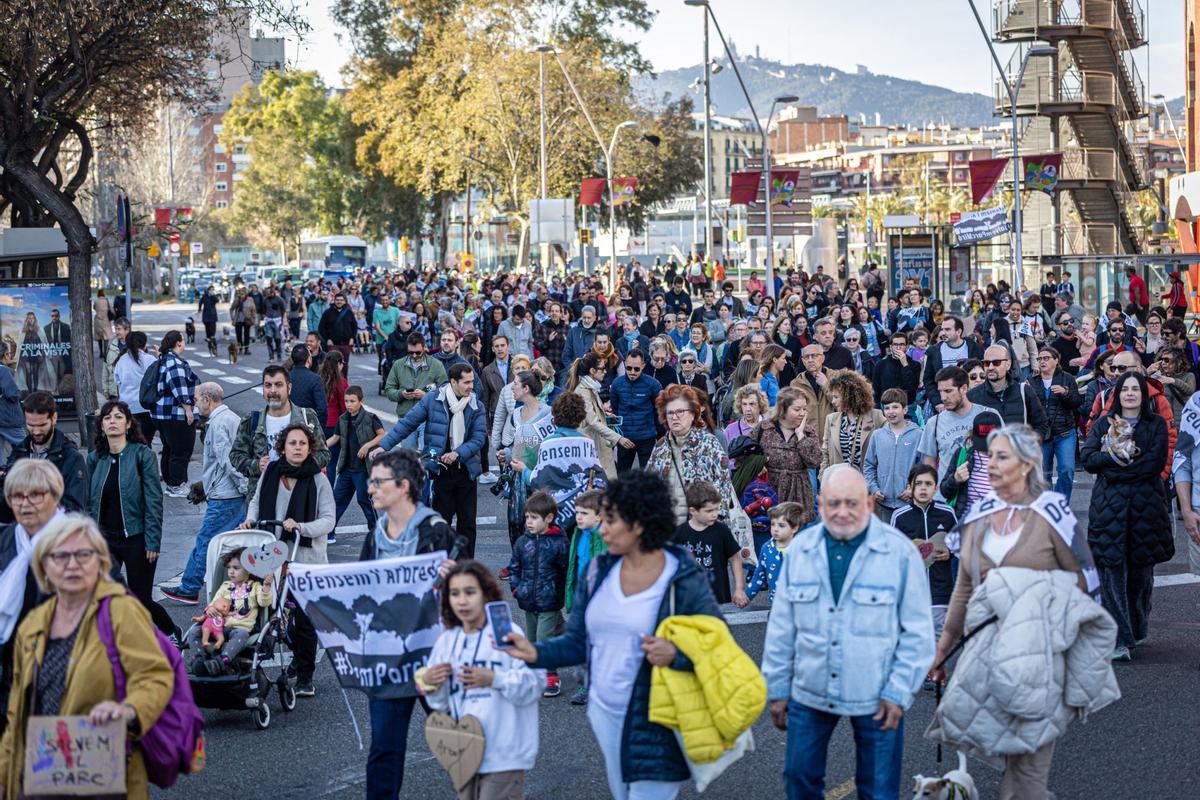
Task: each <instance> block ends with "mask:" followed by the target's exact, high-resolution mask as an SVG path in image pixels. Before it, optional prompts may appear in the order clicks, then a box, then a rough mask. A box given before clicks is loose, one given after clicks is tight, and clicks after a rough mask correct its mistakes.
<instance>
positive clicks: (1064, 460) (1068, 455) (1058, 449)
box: [1042, 429, 1079, 500]
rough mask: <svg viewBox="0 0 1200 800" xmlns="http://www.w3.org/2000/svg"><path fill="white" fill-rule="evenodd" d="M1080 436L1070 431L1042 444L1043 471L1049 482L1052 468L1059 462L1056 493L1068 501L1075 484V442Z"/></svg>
mask: <svg viewBox="0 0 1200 800" xmlns="http://www.w3.org/2000/svg"><path fill="white" fill-rule="evenodd" d="M1078 436H1079V434H1078V433H1077V432H1076V431H1075V430H1073V429H1072V430H1069V431H1066V432H1064V433H1061V434H1058V435H1056V436H1051V437H1050V441H1048V442H1044V443H1043V444H1042V471H1043V473H1044V474H1045V476H1046V480H1047V481H1049V480H1050V477H1051V475H1053V474H1054V473H1053V472H1052V471H1051V467H1053V466H1054V463H1055V462H1056V461H1057V462H1058V478H1057V480H1055V482H1054V491H1056V492H1058V493H1059V494H1061V495H1062V496H1063V497H1065V498H1067V499H1068V500H1070V499H1071V485H1072V484H1073V483H1074V482H1075V442H1076V439H1077V437H1078Z"/></svg>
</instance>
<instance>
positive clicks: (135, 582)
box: [87, 400, 178, 637]
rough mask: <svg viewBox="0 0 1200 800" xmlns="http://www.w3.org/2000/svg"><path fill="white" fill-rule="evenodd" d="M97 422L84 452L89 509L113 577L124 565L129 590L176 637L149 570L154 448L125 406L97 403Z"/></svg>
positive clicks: (159, 494)
mask: <svg viewBox="0 0 1200 800" xmlns="http://www.w3.org/2000/svg"><path fill="white" fill-rule="evenodd" d="M97 419H98V421H99V427H98V429H97V431H96V439H95V442H94V444H93V449H92V451H91V452H90V453H88V456H87V469H88V476H89V478H90V485H89V487H88V514H89V515H91V517H92V519H94V520H96V521H97V522H98V523H99V524H100V532H101V533H102V534H103V535H104V539H105V541H106V542H107V543H108V551H109V554H110V555H111V557H112V568H113V579H114V580H117V579H119V578H120V576H121V568H122V567H124V568H125V582H126V583H127V584H128V585H129V591H131V592H133V595H134V597H136V598H137V599H138V600H140V601H141V602H142V605H144V606H145V607H146V608H147V609H149V611H150V616H151V618H152V619H153V620H154V624H155V625H156V626H157V627H158V629H159V630H160V631H162V632H163V634H164V635H165V636H168V637H171V636H174V637H177V636H178V628H176V627H175V623H174V622H173V621H172V620H171V616H170V615H169V614H168V613H167V612H166V609H164V608H163V607H162V606H161V605H159V604H158V603H156V602H155V601H154V594H153V593H154V572H155V569H156V567H157V566H158V553H159V550H160V549H161V547H160V545H161V542H162V513H163V507H162V501H163V491H162V485H161V484H160V483H159V481H158V464H157V463H156V462H155V459H154V451H153V450H151V449H150V447H149V446H148V445H147V444H146V440H145V438H144V437H143V436H142V432H141V429H140V428H139V427H138V424H137V420H135V419H134V418H133V413H132V412H131V411H130V410H129V406H127V405H125V404H124V403H122V402H121V401H120V400H110V401H108V402H107V403H105V404H104V405H103V406H101V407H100V413H99V414H98V415H97Z"/></svg>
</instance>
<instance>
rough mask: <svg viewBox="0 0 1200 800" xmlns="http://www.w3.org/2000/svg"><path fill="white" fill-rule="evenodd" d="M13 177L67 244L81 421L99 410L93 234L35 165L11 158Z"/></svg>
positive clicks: (73, 356)
mask: <svg viewBox="0 0 1200 800" xmlns="http://www.w3.org/2000/svg"><path fill="white" fill-rule="evenodd" d="M5 166H6V169H7V172H8V174H9V175H11V176H12V177H13V178H14V179H15V180H16V181H17V182H18V183H19V184H20V185H21V186H22V187H23V188H24V189H25V190H26V191H28V192H29V194H30V195H31V196H33V197H34V199H36V200H37V202H38V203H39V204H41V206H42V207H43V208H45V209H46V210H47V211H48V212H49V214H50V216H51V217H52V218H53V219H54V221H55V222H57V223H58V226H59V228H61V229H62V232H63V236H64V237H65V238H66V240H67V276H68V277H67V281H68V282H67V301H68V302H69V303H70V305H71V364H72V367H73V371H74V373H75V409H76V412H77V413H78V415H79V417H80V418H81V419H82V418H83V416H84V415H85V414H89V413H91V412H93V411H95V410H96V369H95V363H94V362H93V352H94V350H93V348H92V288H91V272H92V270H91V254H92V249H93V248H94V247H95V244H96V243H95V240H94V239H92V232H91V231H90V230H89V229H88V226H87V223H86V222H84V219H83V214H81V213H80V212H79V209H78V208H76V207H75V205H74V203H72V202H71V201H70V200H69V199H68V198H67V197H66V195H65V194H63V192H61V191H60V190H59V189H58V188H57V187H56V186H55V185H54V184H53V183H52V182H51V181H50V180H49V179H48V178H47V177H46V176H45V175H43V174H41V173H40V172H38V170H37V168H36V167H35V166H34V164H33V162H32V161H28V160H25V159H13V158H10V159H9V161H8V163H7V164H6V165H5Z"/></svg>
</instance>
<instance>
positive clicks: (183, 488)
mask: <svg viewBox="0 0 1200 800" xmlns="http://www.w3.org/2000/svg"><path fill="white" fill-rule="evenodd" d="M163 494H165V495H166V496H167V497H187V496H188V487H187V484H180V485H179V486H167V487H166V488H164V489H163Z"/></svg>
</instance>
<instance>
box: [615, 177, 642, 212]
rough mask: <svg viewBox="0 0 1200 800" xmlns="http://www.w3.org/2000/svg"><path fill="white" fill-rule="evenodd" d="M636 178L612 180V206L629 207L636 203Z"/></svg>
mask: <svg viewBox="0 0 1200 800" xmlns="http://www.w3.org/2000/svg"><path fill="white" fill-rule="evenodd" d="M637 185H638V179H637V178H613V204H614V205H617V206H631V205H633V204H634V203H636V202H637Z"/></svg>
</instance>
